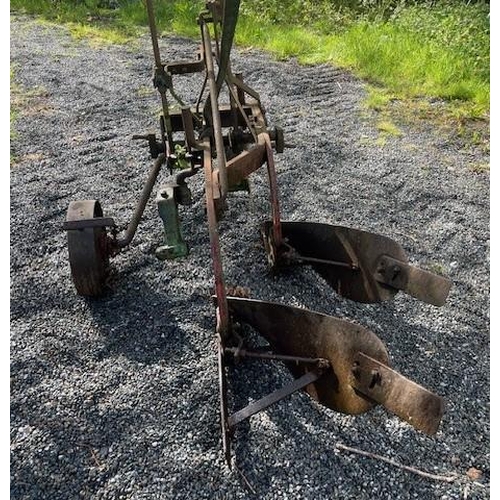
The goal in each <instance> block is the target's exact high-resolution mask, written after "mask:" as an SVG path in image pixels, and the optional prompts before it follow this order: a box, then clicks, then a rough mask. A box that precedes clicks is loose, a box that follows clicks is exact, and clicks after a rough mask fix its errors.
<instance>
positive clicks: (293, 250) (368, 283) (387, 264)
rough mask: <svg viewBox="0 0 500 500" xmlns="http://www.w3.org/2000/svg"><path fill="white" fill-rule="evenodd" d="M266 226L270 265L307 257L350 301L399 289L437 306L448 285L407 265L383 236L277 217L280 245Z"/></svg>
mask: <svg viewBox="0 0 500 500" xmlns="http://www.w3.org/2000/svg"><path fill="white" fill-rule="evenodd" d="M273 224H274V222H273ZM270 227H271V223H270V222H267V223H265V224H264V226H263V234H264V238H265V240H266V239H267V245H268V246H274V249H273V250H274V252H275V254H277V255H276V256H275V258H274V261H275V262H274V263H275V265H277V266H279V265H280V264H284V265H288V264H293V263H294V261H299V262H300V261H303V262H309V263H310V264H311V265H312V266H313V268H314V269H315V270H316V271H317V272H318V273H319V274H320V275H321V276H322V277H323V278H324V279H325V280H326V281H327V282H328V283H329V284H330V286H332V288H334V290H335V291H336V292H337V293H338V294H339V295H342V296H343V297H347V298H349V299H351V300H355V301H357V302H365V303H370V302H382V301H385V300H391V299H392V298H394V296H395V295H396V293H397V292H398V291H399V290H403V291H405V292H407V293H409V294H410V295H412V296H414V297H416V298H418V299H420V300H422V301H424V302H428V303H430V304H434V305H438V306H439V305H443V304H444V302H445V300H446V297H447V295H448V292H449V290H450V287H451V282H450V281H449V280H448V279H446V278H443V277H442V276H438V275H435V274H433V273H430V272H428V271H422V270H420V269H418V268H416V267H414V266H410V265H409V264H408V257H407V255H406V253H405V251H404V250H403V248H402V247H401V245H399V243H396V242H395V241H394V240H392V239H390V238H388V237H386V236H382V235H380V234H376V233H371V232H368V231H362V230H360V229H353V228H348V227H343V226H334V225H330V224H322V223H314V222H284V221H282V222H281V228H282V231H283V241H284V242H286V245H283V244H282V245H281V246H280V245H279V244H277V243H276V242H275V241H274V240H273V239H272V238H271V242H269V240H270V234H269V233H270ZM328 261H329V262H328ZM338 263H340V264H341V265H338Z"/></svg>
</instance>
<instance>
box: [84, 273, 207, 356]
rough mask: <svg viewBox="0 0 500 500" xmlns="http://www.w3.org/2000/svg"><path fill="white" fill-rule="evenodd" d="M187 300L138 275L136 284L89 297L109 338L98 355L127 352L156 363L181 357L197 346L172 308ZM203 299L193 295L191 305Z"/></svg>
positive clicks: (96, 315) (98, 322)
mask: <svg viewBox="0 0 500 500" xmlns="http://www.w3.org/2000/svg"><path fill="white" fill-rule="evenodd" d="M121 285H123V283H121ZM183 302H185V299H177V300H175V299H172V298H171V297H168V296H167V295H166V293H164V292H162V291H157V290H155V289H153V288H151V283H150V282H148V281H147V280H144V281H143V280H141V279H140V278H139V279H137V276H134V280H133V284H132V285H130V284H128V285H125V286H123V290H121V291H120V292H119V293H114V294H113V293H110V294H109V295H107V296H106V297H104V298H102V299H101V300H92V301H88V306H89V308H90V312H91V314H92V317H93V319H94V321H95V323H96V325H97V327H98V329H99V331H100V332H101V334H102V336H103V338H104V339H105V346H104V347H103V348H102V349H101V351H100V352H99V354H98V357H99V358H100V359H103V358H105V357H108V356H114V355H116V354H123V355H124V356H126V357H127V358H128V359H131V360H134V361H138V362H140V363H145V364H153V363H157V362H158V361H160V360H164V359H171V358H177V357H179V358H180V357H181V356H182V355H183V353H185V352H186V351H189V350H193V349H194V346H193V344H192V342H191V341H190V340H189V335H190V332H189V331H187V330H186V329H185V328H184V327H183V326H182V325H180V324H179V321H178V318H177V317H176V316H175V315H174V314H172V312H171V311H172V310H173V309H175V308H178V307H179V305H180V304H182V303H183ZM197 302H199V303H197ZM202 302H203V299H202V298H201V297H193V298H192V300H191V305H192V306H193V307H197V308H198V307H199V305H200V304H201V303H202Z"/></svg>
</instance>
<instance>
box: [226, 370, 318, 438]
mask: <svg viewBox="0 0 500 500" xmlns="http://www.w3.org/2000/svg"><path fill="white" fill-rule="evenodd" d="M323 371H324V370H323V369H321V368H316V369H315V370H312V371H310V372H307V373H306V374H305V375H302V377H300V378H298V379H296V380H294V381H293V382H292V383H291V384H288V385H286V386H285V387H282V388H280V389H278V390H276V391H274V392H271V394H268V395H267V396H264V397H263V398H261V399H259V400H257V401H255V402H253V403H251V404H249V405H248V406H245V408H242V409H241V410H239V411H237V412H236V413H233V414H232V415H230V416H229V417H228V419H227V421H228V425H229V428H232V427H234V426H235V425H236V424H238V423H239V422H241V421H243V420H245V419H247V418H249V417H251V416H252V415H255V414H256V413H259V412H261V411H262V410H265V409H266V408H269V406H271V405H273V404H274V403H277V402H278V401H281V400H282V399H284V398H286V397H287V396H290V394H293V393H294V392H297V391H300V390H301V389H303V388H304V387H307V386H308V385H309V384H312V383H313V382H316V380H318V379H319V378H320V377H321V375H322V374H323Z"/></svg>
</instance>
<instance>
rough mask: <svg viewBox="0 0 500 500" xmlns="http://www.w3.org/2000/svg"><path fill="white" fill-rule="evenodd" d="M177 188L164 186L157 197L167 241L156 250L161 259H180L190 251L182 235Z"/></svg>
mask: <svg viewBox="0 0 500 500" xmlns="http://www.w3.org/2000/svg"><path fill="white" fill-rule="evenodd" d="M176 188H177V186H171V185H168V186H163V187H162V188H161V189H160V191H159V192H158V196H157V197H156V203H157V205H158V213H159V214H160V217H161V220H162V221H163V227H164V231H165V241H164V243H163V245H161V246H160V247H158V248H157V249H156V252H155V254H156V256H157V257H158V258H159V259H160V260H167V259H169V260H170V259H178V258H180V257H185V256H186V255H187V254H188V253H189V249H188V246H187V244H186V242H185V241H184V239H183V237H182V232H181V226H180V222H179V211H178V210H177V202H176V201H175V190H176Z"/></svg>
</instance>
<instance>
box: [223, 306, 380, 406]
mask: <svg viewBox="0 0 500 500" xmlns="http://www.w3.org/2000/svg"><path fill="white" fill-rule="evenodd" d="M227 300H228V304H229V310H230V312H231V315H232V316H233V317H234V319H235V320H238V321H242V322H244V323H247V324H249V325H250V326H252V327H253V328H254V329H255V330H256V331H257V332H258V333H259V334H260V335H262V336H263V337H264V338H265V339H266V340H267V341H268V342H269V344H270V345H271V347H272V348H273V351H274V352H276V353H280V354H284V355H288V356H306V357H309V358H324V359H326V360H327V361H328V362H329V363H330V366H331V370H329V371H328V372H327V373H325V375H324V376H323V377H322V378H321V379H320V380H318V381H317V382H315V383H314V384H311V385H310V386H309V387H308V388H307V392H308V393H309V395H310V396H312V397H313V398H314V399H316V400H317V401H319V402H320V403H322V404H323V405H325V406H327V407H329V408H332V409H333V410H337V411H340V412H343V413H350V414H359V413H364V412H365V411H367V410H369V409H370V408H372V407H373V405H374V403H373V402H371V401H369V400H367V399H366V398H364V397H362V396H360V395H359V394H358V393H357V392H356V391H355V390H354V389H353V387H352V386H351V379H352V365H353V363H354V361H355V358H354V357H355V355H356V354H357V353H358V352H359V351H362V352H365V353H367V354H369V355H370V356H371V357H373V358H375V359H378V360H380V361H381V362H383V363H385V364H388V362H389V356H388V353H387V350H386V348H385V346H384V344H383V343H382V341H381V340H380V339H379V338H378V337H377V336H376V335H375V334H374V333H373V332H371V331H370V330H368V329H366V328H363V327H361V326H359V325H357V324H355V323H351V322H349V321H345V320H342V319H339V318H334V317H332V316H327V315H325V314H320V313H316V312H312V311H309V310H307V309H299V308H297V307H292V306H287V305H283V304H277V303H273V302H265V301H260V300H252V299H240V298H235V297H228V298H227ZM287 367H288V368H289V369H290V371H291V372H292V374H293V375H294V377H300V376H302V375H303V374H304V371H305V369H306V368H305V367H304V366H300V365H299V366H297V365H296V364H295V363H289V364H287Z"/></svg>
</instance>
